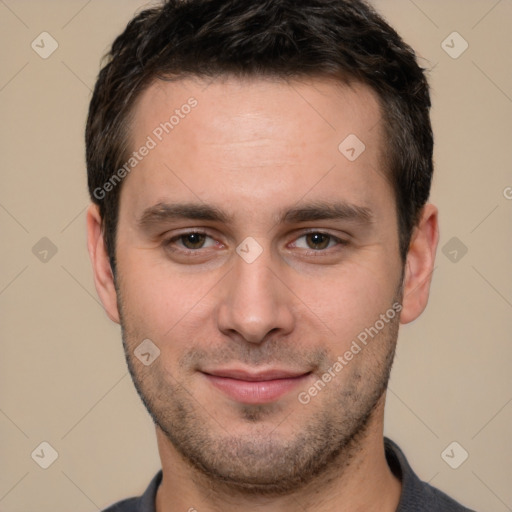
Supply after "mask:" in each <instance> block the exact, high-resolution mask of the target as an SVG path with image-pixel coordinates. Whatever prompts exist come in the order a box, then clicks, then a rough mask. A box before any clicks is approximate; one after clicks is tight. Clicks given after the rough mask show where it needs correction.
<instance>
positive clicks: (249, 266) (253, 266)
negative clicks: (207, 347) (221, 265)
mask: <svg viewBox="0 0 512 512" xmlns="http://www.w3.org/2000/svg"><path fill="white" fill-rule="evenodd" d="M234 259H235V261H234V266H233V267H232V269H231V271H230V272H229V273H228V275H227V276H226V278H225V279H224V280H223V283H224V285H223V288H222V294H221V297H220V302H219V304H218V307H217V324H218V328H219V330H220V331H221V332H222V333H223V334H225V335H227V336H230V337H232V338H236V337H241V338H243V339H244V340H245V341H247V342H249V343H262V342H263V341H265V340H266V339H268V337H269V335H277V334H280V335H285V334H288V333H290V332H291V331H292V330H293V325H294V315H293V293H292V292H291V291H290V290H289V289H288V288H287V287H286V285H285V284H283V282H282V280H281V279H278V278H277V277H276V273H278V265H276V264H274V267H275V268H272V261H271V257H270V255H269V250H264V251H263V253H262V254H261V255H260V256H259V257H258V258H257V259H256V260H255V261H253V262H251V263H248V262H247V261H245V260H244V259H243V258H242V257H239V256H238V255H235V256H234Z"/></svg>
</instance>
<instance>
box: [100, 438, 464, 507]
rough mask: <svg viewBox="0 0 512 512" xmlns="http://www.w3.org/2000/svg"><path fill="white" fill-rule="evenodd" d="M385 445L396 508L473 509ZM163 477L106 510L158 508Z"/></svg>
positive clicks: (389, 443)
mask: <svg viewBox="0 0 512 512" xmlns="http://www.w3.org/2000/svg"><path fill="white" fill-rule="evenodd" d="M384 447H385V449H386V459H387V462H388V464H389V467H390V468H391V471H393V473H394V474H395V475H396V476H397V477H398V478H399V479H400V480H401V482H402V494H401V496H400V503H399V504H398V508H397V509H396V512H473V511H471V510H470V509H468V508H466V507H463V506H462V505H460V504H459V503H457V502H456V501H455V500H453V499H452V498H450V497H449V496H447V495H446V494H445V493H443V492H441V491H439V490H438V489H435V488H434V487H432V486H431V485H429V484H427V483H425V482H422V481H421V480H420V479H419V478H418V477H417V476H416V474H415V473H414V471H413V470H412V469H411V466H409V463H408V462H407V459H406V458H405V455H404V454H403V452H402V450H400V448H399V447H398V445H397V444H396V443H394V442H393V441H391V439H388V438H387V437H385V438H384ZM161 480H162V471H159V472H158V473H157V474H156V475H155V477H154V478H153V480H152V481H151V483H150V484H149V487H148V488H147V489H146V492H145V493H144V494H143V495H142V496H140V497H139V498H129V499H126V500H123V501H120V502H118V503H116V504H114V505H112V506H111V507H109V508H107V509H106V510H104V511H103V512H155V497H156V491H157V489H158V486H159V485H160V482H161Z"/></svg>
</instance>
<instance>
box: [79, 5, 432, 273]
mask: <svg viewBox="0 0 512 512" xmlns="http://www.w3.org/2000/svg"><path fill="white" fill-rule="evenodd" d="M187 75H188V76H190V75H192V76H198V77H205V78H215V77H216V76H221V75H234V76H239V77H258V76H274V77H282V78H284V79H293V78H300V77H305V76H306V77H307V76H311V77H314V76H318V75H324V76H325V75H330V76H332V77H334V78H337V79H339V80H343V81H350V80H354V81H358V82H362V83H364V84H367V85H368V86H370V87H371V88H372V89H373V90H374V91H375V92H376V93H377V95H378V98H379V100H380V104H381V109H382V117H383V120H384V130H385V135H386V138H387V140H388V141H389V144H388V145H387V153H386V167H387V171H386V174H387V177H388V178H389V180H390V183H391V184H392V187H393V190H394V193H395V198H396V205H397V215H398V230H399V239H400V254H401V256H402V260H403V261H405V257H406V255H407V251H408V247H409V243H410V238H411V234H412V230H413V228H414V226H415V224H416V223H417V221H418V218H419V214H420V212H421V209H422V208H423V206H424V205H425V203H426V201H427V199H428V196H429V193H430V186H431V180H432V172H433V163H432V152H433V136H432V129H431V123H430V116H429V110H430V95H429V87H428V83H427V80H426V77H425V73H424V69H422V68H421V67H420V66H419V65H418V63H417V60H416V56H415V53H414V51H413V50H412V49H411V48H410V47H409V46H408V45H407V44H405V43H404V42H403V41H402V39H401V38H400V36H399V35H398V34H397V33H396V31H395V30H394V29H393V28H391V27H390V26H389V25H388V24H387V23H386V22H385V21H384V20H383V19H382V17H381V16H379V15H378V14H377V13H376V12H375V11H374V10H373V8H371V7H370V6H369V5H368V4H367V3H365V2H364V1H362V0H258V1H252V0H167V1H165V2H164V3H163V4H162V5H161V6H159V7H154V8H151V9H147V10H144V11H142V12H141V13H139V14H138V15H137V16H136V17H135V18H134V19H133V20H132V21H130V23H129V24H128V26H127V27H126V29H125V30H124V32H123V33H122V34H121V35H119V36H118V37H117V38H116V40H115V41H114V43H113V45H112V48H111V50H110V52H109V53H108V54H107V62H106V64H105V65H104V67H103V68H102V69H101V71H100V74H99V77H98V80H97V82H96V85H95V88H94V92H93V96H92V99H91V103H90V107H89V115H88V119H87V127H86V137H85V139H86V159H87V174H88V187H89V193H90V196H91V200H92V201H93V202H94V203H96V204H97V205H99V209H100V215H101V218H102V223H103V226H102V227H103V230H104V236H105V245H106V250H107V253H108V255H109V258H110V263H111V266H112V270H113V272H114V275H115V263H116V260H115V239H116V227H117V219H118V211H119V198H120V192H121V188H122V187H121V185H122V183H120V184H119V186H115V187H112V190H110V191H109V192H108V194H102V197H98V193H97V192H96V193H95V191H97V190H98V189H102V187H103V186H104V184H105V183H107V182H108V181H109V180H110V179H111V178H112V176H113V174H114V173H115V172H116V171H117V170H118V169H119V168H120V167H121V166H122V165H123V163H124V162H126V155H127V154H128V153H129V148H128V145H129V137H128V136H129V133H128V131H129V119H130V115H131V114H132V110H133V105H134V103H135V101H136V99H137V98H138V97H139V96H140V94H141V92H142V91H143V90H144V89H145V88H146V87H148V85H149V84H151V83H152V82H153V81H154V80H155V79H158V78H161V79H164V80H165V79H169V78H171V77H172V78H176V77H186V76H187Z"/></svg>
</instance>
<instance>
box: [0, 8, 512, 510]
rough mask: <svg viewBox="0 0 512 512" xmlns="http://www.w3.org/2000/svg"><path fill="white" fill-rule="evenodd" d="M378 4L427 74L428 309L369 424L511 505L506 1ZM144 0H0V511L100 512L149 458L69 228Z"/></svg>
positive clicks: (152, 460) (149, 465)
mask: <svg viewBox="0 0 512 512" xmlns="http://www.w3.org/2000/svg"><path fill="white" fill-rule="evenodd" d="M375 4H376V6H377V8H378V9H379V10H381V12H383V13H384V15H385V16H386V17H387V19H388V20H389V21H390V22H391V24H392V25H394V26H395V27H396V28H397V29H398V31H399V32H400V33H401V34H402V35H403V37H404V38H405V39H406V40H407V41H408V42H409V43H410V44H411V45H412V46H413V47H414V48H415V49H416V50H417V52H418V53H419V55H421V57H422V58H423V59H425V60H424V64H425V65H427V66H430V67H431V68H432V72H431V83H432V95H433V101H434V109H433V123H434V129H435V135H436V141H437V145H436V153H435V160H436V175H435V181H434V189H433V193H432V200H433V201H434V202H435V203H436V204H438V206H439V207H440V211H441V242H440V248H439V251H438V261H437V266H436V270H435V273H434V278H433V286H432V295H431V301H430V304H429V307H428V309H427V311H426V312H425V314H424V315H423V316H422V317H421V318H420V319H419V320H417V321H416V322H414V323H413V324H412V325H408V326H405V327H404V328H403V329H402V331H401V334H400V341H399V350H398V355H397V359H396V362H395V366H394V369H393V374H392V380H391V384H390V392H389V394H388V405H387V414H386V428H385V430H386V434H387V435H388V436H390V437H391V438H392V439H394V440H395V441H397V442H398V443H399V444H400V446H401V447H402V449H403V450H404V451H405V453H406V455H407V456H408V458H409V460H410V462H411V463H412V465H413V467H414V469H415V470H416V472H417V473H418V474H419V476H420V477H421V478H422V479H424V480H427V481H430V482H431V483H432V484H433V485H435V486H437V487H439V488H441V489H443V490H445V491H447V492H448V493H449V494H451V495H452V496H454V497H455V498H457V499H459V500H460V501H462V502H463V503H464V504H466V505H467V506H470V507H472V508H474V509H476V510H480V511H483V510H485V511H487V512H491V511H496V512H502V511H506V510H512V486H511V485H510V484H511V481H512V442H511V433H512V428H511V427H512V376H511V375H512V372H511V369H510V368H511V358H512V344H511V343H510V340H511V333H512V320H511V319H512V315H511V313H512V268H511V267H512V265H511V254H512V221H511V220H512V200H511V199H507V198H506V195H508V196H509V197H512V188H507V187H512V172H511V169H512V152H511V149H510V148H511V144H510V135H511V133H512V76H511V73H510V69H511V63H512V30H511V29H510V27H511V22H512V2H511V1H510V0H501V1H496V0H480V1H476V0H474V1H471V0H449V1H446V0H435V1H433V0H414V1H412V0H393V1H391V0H387V1H384V0H378V1H376V2H375ZM143 5H144V4H143V2H141V1H136V0H115V1H114V0H109V1H103V0H102V1H99V0H92V1H80V2H78V1H69V0H68V1H63V0H60V1H56V0H53V1H44V2H43V1H22V0H0V42H1V54H2V67H1V69H0V116H1V117H0V118H1V133H0V141H1V153H0V158H1V166H2V170H1V173H0V183H1V185H0V224H1V230H2V244H1V246H0V247H1V249H0V252H1V257H2V259H1V266H0V307H1V323H0V329H1V357H0V511H2V512H32V511H39V512H50V511H52V512H61V511H69V510H73V511H74V512H86V511H93V510H98V509H101V508H103V507H105V506H107V505H108V504H110V503H112V502H113V501H115V500H118V499H121V498H123V497H127V496H129V495H133V494H139V493H141V492H142V491H143V490H144V489H145V487H146V486H147V484H148V482H149V480H150V479H151V477H152V476H153V474H154V473H155V472H156V471H157V470H158V469H159V467H160V466H159V459H158V454H157V450H156V444H155V440H154V431H153V427H152V423H151V420H150V418H149V416H148V415H147V414H146V412H145V410H144V408H143V406H142V404H141V403H140V401H139V398H138V396H137V395H136V393H135V391H134V388H133V385H132V383H131V380H130V377H129V375H128V374H127V370H126V367H125V362H124V357H123V353H122V346H121V340H120V331H119V328H118V326H117V325H114V324H112V323H111V322H110V321H109V320H108V319H107V317H106V315H105V314H104V312H103V309H102V307H101V306H100V304H99V303H98V299H97V296H96V291H95V289H94V285H93V280H92V273H91V267H90V263H89V257H88V254H87V252H86V243H85V222H84V220H85V208H86V206H87V204H88V195H87V189H86V173H85V165H84V146H83V131H84V125H85V118H86V111H87V107H88V102H89V99H90V95H91V91H90V90H91V89H92V87H93V85H94V81H95V77H96V75H97V73H98V71H99V60H100V57H101V56H102V55H103V54H104V52H105V51H106V49H107V46H108V45H109V43H110V42H111V41H112V39H113V38H114V36H115V35H117V34H118V33H119V32H120V31H121V30H122V28H123V27H124V26H125V24H126V23H127V21H128V20H129V19H130V18H131V17H132V16H133V14H134V12H135V11H138V10H140V9H141V8H142V7H143ZM43 31H46V32H49V33H50V34H51V35H52V37H53V38H55V40H56V41H57V42H58V45H59V46H58V49H57V50H56V51H55V52H54V53H53V54H52V55H51V56H50V57H49V58H47V59H42V58H41V57H40V56H39V55H38V54H37V53H36V52H35V51H34V50H33V49H32V48H31V42H32V41H33V40H34V39H36V37H37V36H38V35H39V34H40V33H41V32H43ZM453 31H457V32H458V33H460V34H461V35H462V37H463V38H464V39H465V40H466V41H467V42H468V44H469V47H468V49H467V50H466V51H465V52H464V53H463V54H462V55H461V56H460V57H459V58H457V59H453V58H452V57H450V56H449V55H448V54H447V53H446V52H445V51H444V50H443V48H442V46H441V44H442V41H443V40H445V39H446V37H447V36H448V35H449V34H451V33H452V32H453ZM448 44H450V45H452V43H451V40H450V39H448ZM453 46H454V49H452V51H455V50H457V49H460V48H461V46H460V41H457V40H455V42H454V43H453ZM42 237H47V238H49V239H50V240H51V241H52V243H53V244H55V246H56V248H57V253H56V254H55V255H54V256H53V257H51V258H50V255H49V256H48V257H47V258H48V261H47V262H46V263H44V262H42V261H40V259H39V258H38V257H36V255H35V254H33V252H32V248H33V246H34V245H35V244H36V243H37V242H38V241H39V240H40V239H41V238H42ZM452 237H457V238H458V239H459V240H460V242H462V243H463V244H464V245H465V246H466V247H467V248H468V252H467V254H465V255H464V256H463V257H460V254H461V253H459V258H460V259H459V260H458V261H457V262H452V261H451V260H450V259H449V258H448V257H447V256H446V255H445V254H444V253H443V250H442V248H443V247H444V246H445V244H446V243H447V242H448V241H449V240H450V239H451V238H452ZM446 252H447V253H448V251H446ZM452 256H453V255H452ZM42 441H46V442H48V443H50V444H51V445H52V446H53V447H54V449H55V450H56V451H57V452H58V458H57V460H56V461H55V463H54V464H53V465H51V466H50V467H49V468H48V469H46V470H44V469H42V468H40V467H39V466H38V465H37V464H36V463H35V462H34V460H33V459H32V458H31V453H32V452H33V450H34V449H35V448H36V447H38V445H39V444H40V443H41V442H42ZM452 441H457V442H458V443H459V444H460V445H461V446H462V447H463V448H464V449H465V450H466V451H467V452H468V453H469V458H468V459H467V460H466V461H465V462H464V463H463V464H462V465H461V466H460V467H459V468H458V469H452V468H450V467H449V466H448V465H447V464H446V463H445V461H444V460H443V459H442V458H441V453H442V452H443V450H444V449H445V448H446V447H447V446H448V445H449V444H450V443H451V442H452ZM456 456H457V457H458V456H459V455H458V454H456Z"/></svg>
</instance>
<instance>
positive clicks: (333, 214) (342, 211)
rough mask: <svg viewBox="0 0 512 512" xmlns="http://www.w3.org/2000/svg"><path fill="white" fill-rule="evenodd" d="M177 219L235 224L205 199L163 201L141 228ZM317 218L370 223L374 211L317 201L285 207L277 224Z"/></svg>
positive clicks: (145, 215)
mask: <svg viewBox="0 0 512 512" xmlns="http://www.w3.org/2000/svg"><path fill="white" fill-rule="evenodd" d="M175 220H201V221H210V222H219V223H223V224H233V220H234V218H233V216H232V215H230V214H228V213H227V212H225V211H223V210H221V209H219V208H217V207H215V206H212V205H208V204H205V203H163V202H159V203H157V204H155V205H153V206H150V207H149V208H146V209H145V210H144V211H143V213H142V215H141V216H140V218H139V219H138V221H137V225H138V226H139V227H141V228H143V229H144V228H150V227H151V226H154V225H158V224H162V223H164V222H170V221H175ZM316 220H348V221H354V222H360V223H366V224H369V223H371V222H373V220H374V215H373V213H372V211H371V210H370V209H369V208H367V207H365V206H358V205H355V204H351V203H346V202H326V201H315V202H312V203H307V204H304V205H301V206H295V207H293V208H291V209H288V210H281V211H280V212H279V213H278V214H277V215H275V216H274V222H275V224H274V225H276V224H297V223H300V222H310V221H316Z"/></svg>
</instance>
